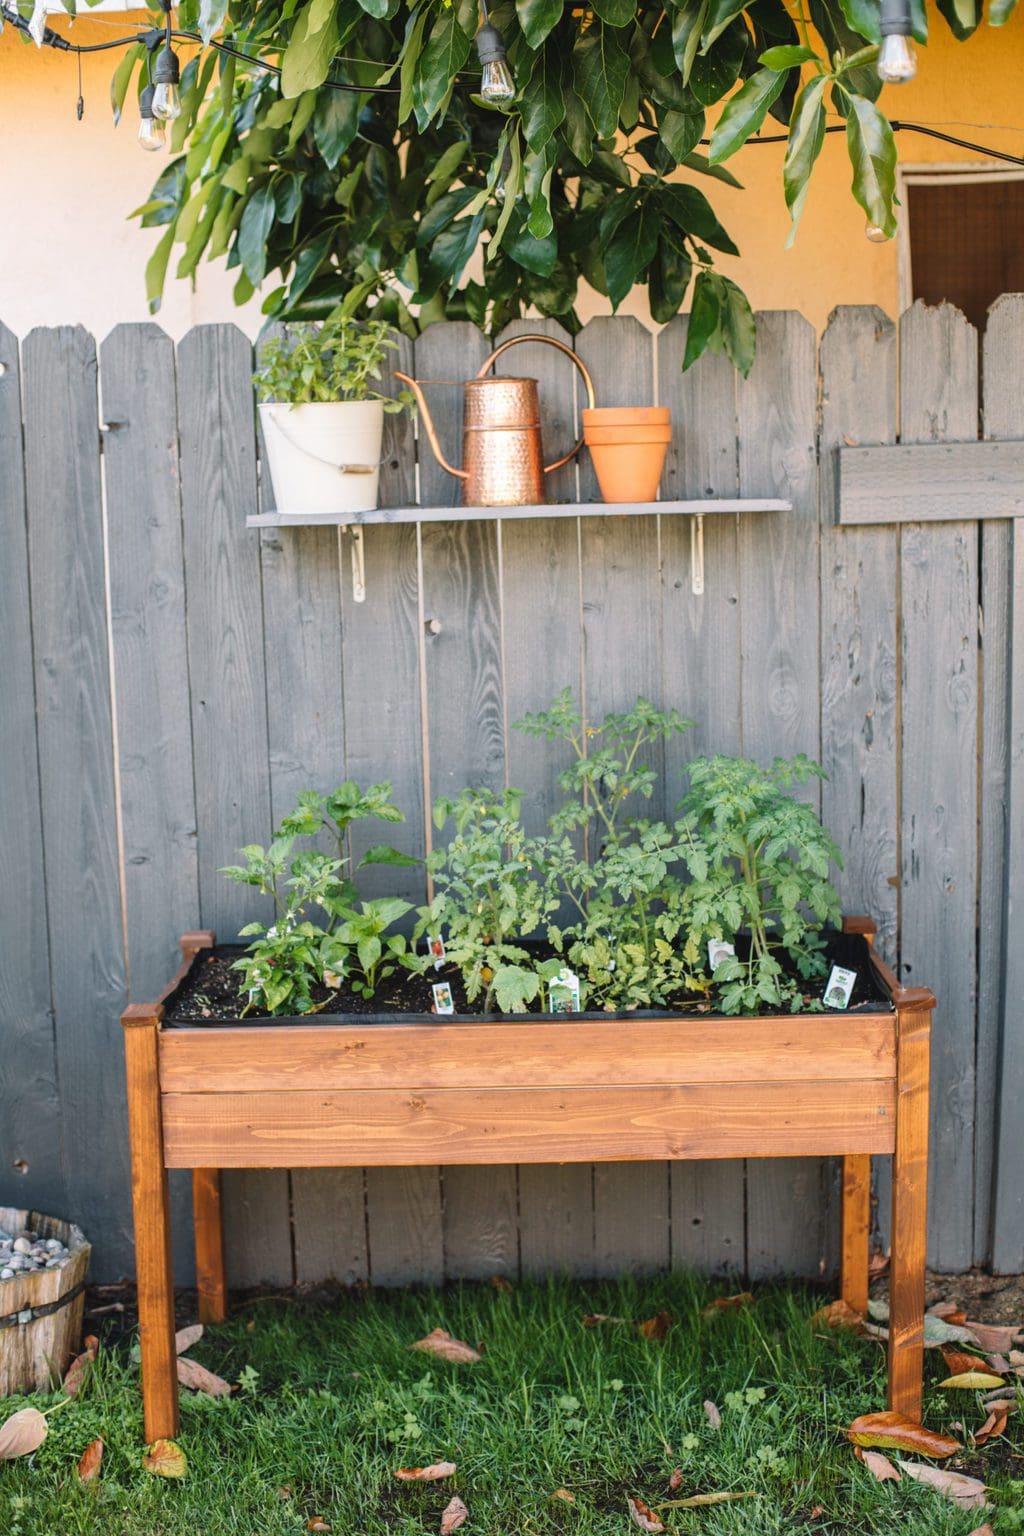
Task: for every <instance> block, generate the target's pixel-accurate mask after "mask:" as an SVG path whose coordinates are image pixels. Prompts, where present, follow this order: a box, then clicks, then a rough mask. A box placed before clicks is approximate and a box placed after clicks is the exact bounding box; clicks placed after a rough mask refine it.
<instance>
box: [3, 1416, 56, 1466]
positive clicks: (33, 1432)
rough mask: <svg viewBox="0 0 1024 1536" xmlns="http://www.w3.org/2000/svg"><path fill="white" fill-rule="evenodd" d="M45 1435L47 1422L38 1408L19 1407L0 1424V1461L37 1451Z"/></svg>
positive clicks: (10, 1459) (11, 1459)
mask: <svg viewBox="0 0 1024 1536" xmlns="http://www.w3.org/2000/svg"><path fill="white" fill-rule="evenodd" d="M46 1435H47V1423H46V1420H45V1419H44V1418H43V1415H42V1414H41V1413H40V1412H39V1409H38V1408H19V1409H18V1411H17V1413H12V1414H11V1416H10V1418H9V1419H5V1420H4V1422H3V1423H2V1424H0V1461H13V1460H14V1458H15V1457H16V1456H28V1455H29V1454H30V1452H32V1451H38V1449H39V1447H40V1446H41V1445H42V1443H43V1441H44V1440H45V1439H46Z"/></svg>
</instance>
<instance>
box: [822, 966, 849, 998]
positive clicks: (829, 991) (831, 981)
mask: <svg viewBox="0 0 1024 1536" xmlns="http://www.w3.org/2000/svg"><path fill="white" fill-rule="evenodd" d="M856 980H857V972H856V971H844V970H843V967H842V966H841V965H834V966H833V967H832V969H831V971H830V972H829V977H828V985H827V986H826V988H825V1007H826V1008H848V1007H849V1006H850V994H851V992H852V991H853V988H854V983H855V982H856Z"/></svg>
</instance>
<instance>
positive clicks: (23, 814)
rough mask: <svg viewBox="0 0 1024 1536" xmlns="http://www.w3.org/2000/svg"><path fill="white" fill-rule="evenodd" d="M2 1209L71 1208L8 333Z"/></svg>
mask: <svg viewBox="0 0 1024 1536" xmlns="http://www.w3.org/2000/svg"><path fill="white" fill-rule="evenodd" d="M0 520H2V527H3V541H4V562H3V575H2V592H0V655H2V656H3V658H4V665H3V668H2V670H0V720H2V721H3V729H2V730H0V784H2V785H3V786H4V792H3V794H2V795H0V933H2V934H3V939H4V942H3V949H4V958H3V964H2V965H0V1035H2V1038H3V1042H4V1048H3V1051H2V1052H0V1105H2V1106H3V1113H2V1119H3V1125H4V1137H3V1152H4V1155H3V1158H2V1160H0V1205H13V1206H16V1207H19V1206H20V1207H25V1206H29V1207H32V1208H34V1209H37V1210H43V1211H53V1212H54V1213H57V1214H59V1213H62V1212H63V1211H64V1209H65V1198H64V1179H63V1171H62V1168H61V1158H60V1141H59V1137H58V1135H57V1132H56V1126H57V1124H58V1123H59V1113H60V1103H59V1097H58V1092H57V1062H56V1054H55V1044H54V1029H53V1013H52V1007H51V999H50V956H49V944H48V936H47V929H46V888H45V881H44V870H43V833H42V814H41V808H40V798H39V797H40V789H39V752H38V744H37V741H36V700H35V683H34V680H33V675H32V620H31V608H30V602H29V571H28V543H27V538H28V535H27V530H26V525H25V467H24V459H23V454H22V430H21V368H20V364H19V360H18V343H17V339H16V337H15V336H13V335H12V333H11V332H10V331H9V330H7V329H6V327H5V326H3V325H0Z"/></svg>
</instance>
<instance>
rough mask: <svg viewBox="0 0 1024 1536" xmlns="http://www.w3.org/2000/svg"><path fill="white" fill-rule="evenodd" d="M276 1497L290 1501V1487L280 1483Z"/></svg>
mask: <svg viewBox="0 0 1024 1536" xmlns="http://www.w3.org/2000/svg"><path fill="white" fill-rule="evenodd" d="M277 1496H278V1498H279V1499H290V1498H291V1496H292V1490H291V1485H290V1484H289V1483H282V1484H281V1486H280V1488H279V1489H278V1490H277Z"/></svg>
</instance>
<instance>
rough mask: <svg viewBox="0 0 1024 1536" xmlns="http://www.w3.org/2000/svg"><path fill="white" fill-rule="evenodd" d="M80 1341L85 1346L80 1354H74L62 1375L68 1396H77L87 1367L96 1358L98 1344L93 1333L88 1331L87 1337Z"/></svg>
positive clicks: (87, 1370)
mask: <svg viewBox="0 0 1024 1536" xmlns="http://www.w3.org/2000/svg"><path fill="white" fill-rule="evenodd" d="M82 1343H83V1344H84V1345H85V1348H84V1349H83V1350H82V1353H81V1354H80V1355H76V1356H75V1358H74V1359H73V1360H72V1362H71V1364H70V1365H69V1366H68V1368H67V1372H66V1374H65V1376H64V1391H65V1392H66V1393H67V1395H68V1397H77V1396H78V1393H79V1391H80V1390H81V1388H82V1386H83V1385H84V1383H85V1378H86V1376H87V1374H88V1372H89V1368H90V1366H91V1365H92V1363H93V1361H94V1360H95V1359H96V1351H97V1350H98V1349H99V1346H100V1341H99V1339H98V1338H97V1337H96V1335H95V1334H93V1333H90V1334H89V1336H88V1338H85V1339H83V1340H82Z"/></svg>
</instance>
